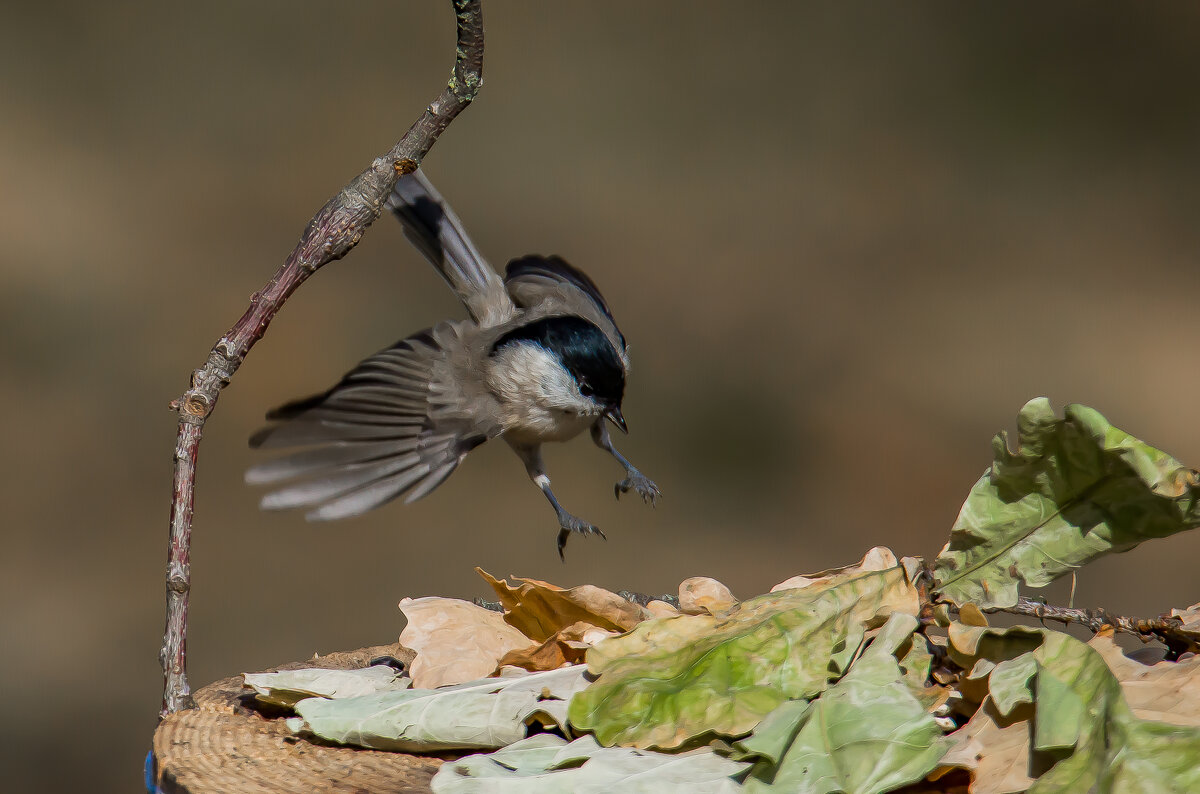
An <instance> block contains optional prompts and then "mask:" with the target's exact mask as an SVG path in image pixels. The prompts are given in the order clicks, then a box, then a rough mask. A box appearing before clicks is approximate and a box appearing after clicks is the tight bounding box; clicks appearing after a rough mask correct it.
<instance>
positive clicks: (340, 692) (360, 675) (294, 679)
mask: <svg viewBox="0 0 1200 794" xmlns="http://www.w3.org/2000/svg"><path fill="white" fill-rule="evenodd" d="M243 678H244V680H245V685H246V686H248V687H250V688H252V689H253V690H254V692H255V695H256V697H257V698H258V699H259V700H262V701H265V702H267V703H274V704H276V705H279V706H289V707H290V706H294V705H295V704H296V703H297V702H298V701H301V700H304V699H305V698H311V697H324V698H349V697H358V696H360V695H369V694H372V693H375V692H386V691H394V690H400V689H407V688H408V687H409V686H410V685H411V684H412V681H411V680H410V679H409V678H408V677H407V676H403V675H402V674H401V673H399V672H397V671H396V670H395V669H394V668H391V667H386V666H384V665H376V666H374V667H365V668H362V669H359V670H327V669H324V668H318V667H306V668H304V669H302V670H281V671H280V672H278V673H246V674H244V675H243Z"/></svg>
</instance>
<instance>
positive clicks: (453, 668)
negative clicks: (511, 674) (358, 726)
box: [400, 597, 529, 689]
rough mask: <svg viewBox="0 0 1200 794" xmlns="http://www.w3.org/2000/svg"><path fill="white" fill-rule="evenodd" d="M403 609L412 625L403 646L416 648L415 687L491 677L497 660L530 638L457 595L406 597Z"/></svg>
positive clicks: (497, 615)
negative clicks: (454, 596) (445, 596)
mask: <svg viewBox="0 0 1200 794" xmlns="http://www.w3.org/2000/svg"><path fill="white" fill-rule="evenodd" d="M400 611H401V612H403V613H404V616H405V617H406V618H408V625H407V626H405V627H404V631H403V632H402V633H401V634H400V644H401V645H403V646H404V647H406V648H411V649H412V650H414V651H416V652H417V658H416V659H414V660H413V663H412V666H411V667H410V668H409V674H410V675H411V676H412V680H413V686H414V687H416V688H418V689H434V688H436V687H439V686H445V685H446V684H461V683H464V682H466V681H474V680H476V679H479V678H483V677H485V676H488V675H491V674H492V672H493V671H494V670H495V669H496V663H497V662H498V661H499V660H500V658H501V657H503V656H504V655H505V654H506V653H508V652H509V651H511V650H513V649H514V648H522V647H524V646H526V645H528V644H529V638H528V637H526V636H525V635H524V634H522V633H521V632H519V631H517V630H516V629H514V628H513V627H512V626H510V625H508V624H507V623H505V622H504V618H503V616H502V615H501V614H500V613H499V612H492V611H491V610H489V609H484V608H483V607H480V606H476V605H475V604H472V603H470V602H469V601H461V600H459V599H457V598H436V597H427V598H406V599H404V600H403V601H401V602H400Z"/></svg>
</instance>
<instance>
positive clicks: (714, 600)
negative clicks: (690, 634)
mask: <svg viewBox="0 0 1200 794" xmlns="http://www.w3.org/2000/svg"><path fill="white" fill-rule="evenodd" d="M736 603H737V599H736V598H734V597H733V593H731V592H729V588H728V587H726V586H725V585H723V584H721V583H720V582H718V581H717V580H716V579H710V578H709V577H707V576H693V577H692V578H691V579H684V580H683V582H682V583H681V584H680V585H679V611H680V612H683V613H684V614H687V615H703V614H706V613H707V614H709V615H715V614H717V613H718V612H724V611H725V610H726V609H729V608H730V607H731V606H733V605H734V604H736Z"/></svg>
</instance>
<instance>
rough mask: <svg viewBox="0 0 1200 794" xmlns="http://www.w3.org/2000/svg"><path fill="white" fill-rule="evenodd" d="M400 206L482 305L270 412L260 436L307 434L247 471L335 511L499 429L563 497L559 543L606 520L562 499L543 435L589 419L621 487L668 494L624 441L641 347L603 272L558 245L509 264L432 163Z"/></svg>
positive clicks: (314, 513) (267, 443) (444, 266)
mask: <svg viewBox="0 0 1200 794" xmlns="http://www.w3.org/2000/svg"><path fill="white" fill-rule="evenodd" d="M388 207H389V209H391V211H392V212H393V213H394V214H395V216H396V217H397V218H398V219H399V220H400V222H401V223H402V224H403V226H404V232H405V235H406V236H407V237H408V239H409V240H410V241H411V242H412V243H413V244H414V245H415V246H416V247H417V249H418V250H419V251H420V252H421V253H422V254H423V255H424V256H425V258H426V259H428V260H429V261H430V263H432V264H433V266H434V267H435V268H436V269H437V271H438V272H439V273H440V274H441V275H442V277H443V278H444V279H445V280H446V283H447V284H448V285H449V287H450V289H452V290H453V291H454V294H455V295H457V296H458V298H459V299H460V300H461V301H462V302H463V305H464V306H465V307H466V310H467V313H468V314H469V315H470V317H471V319H469V320H446V321H443V322H441V323H438V324H437V325H435V326H434V327H433V328H429V329H426V330H424V331H419V332H418V333H415V334H413V335H411V336H409V337H406V338H405V339H402V340H400V341H399V342H397V343H396V344H394V345H392V346H391V347H389V348H387V349H386V350H382V351H380V352H378V353H376V354H375V355H373V356H371V357H370V358H367V359H365V360H364V361H362V362H361V363H360V364H359V365H358V366H356V367H355V368H354V369H352V370H351V371H350V372H348V373H347V374H346V375H345V376H344V377H343V378H342V379H341V381H339V382H338V383H337V384H336V385H334V386H333V387H332V388H330V389H329V390H328V391H326V392H324V393H322V394H318V395H315V396H313V397H308V398H306V399H302V400H297V401H294V402H290V403H287V404H286V405H283V406H281V407H279V408H276V409H275V410H273V411H271V412H270V413H268V414H267V419H268V420H270V421H271V422H272V423H271V424H269V425H268V426H266V427H264V428H263V429H261V430H259V431H258V432H257V433H255V434H254V435H253V436H252V437H251V438H250V446H252V447H261V448H264V449H278V448H288V447H302V448H303V449H300V450H299V451H293V452H290V453H288V454H286V455H283V456H282V457H277V458H274V459H271V460H267V461H264V462H262V463H259V464H257V465H255V466H253V467H251V468H250V469H249V470H248V471H247V473H246V481H247V482H249V483H252V484H266V485H271V486H276V489H275V490H273V491H271V492H270V493H268V494H266V496H264V497H263V499H262V503H261V506H262V507H263V508H264V509H271V510H275V509H286V508H305V509H307V510H308V513H307V518H308V519H309V520H314V521H325V520H332V519H338V518H347V517H349V516H356V515H360V514H362V513H365V512H367V511H368V510H372V509H374V508H376V507H379V506H380V505H382V504H384V503H385V502H389V501H391V500H393V499H396V498H398V497H400V496H404V497H405V502H414V501H416V500H417V499H420V498H421V497H423V496H426V495H428V494H429V493H430V492H432V491H433V490H434V489H435V488H437V487H438V486H439V485H441V484H442V483H443V482H444V481H445V480H446V478H447V477H449V476H450V475H451V474H452V473H453V472H454V470H455V468H457V466H458V464H459V463H461V462H462V460H463V458H465V457H466V455H467V453H469V452H470V451H471V450H473V449H475V448H476V447H478V446H479V445H480V444H482V443H484V442H485V441H487V440H489V439H492V438H496V437H501V438H503V439H504V441H505V442H506V443H507V444H508V445H509V447H511V448H512V450H513V452H515V453H516V454H517V457H518V458H520V459H521V462H522V463H524V464H525V471H526V473H528V475H529V478H530V479H531V480H532V481H533V483H534V484H535V485H536V486H537V487H538V488H539V489H541V491H542V493H543V494H545V496H546V499H547V500H548V501H549V502H550V506H551V507H552V508H554V514H555V516H556V517H557V519H558V526H559V533H558V541H557V542H558V553H559V556H560V557H561V556H563V550H564V548H565V546H566V543H567V539H568V538H569V537H570V535H571V533H573V532H574V533H580V534H583V535H600V536H601V537H604V533H603V532H601V531H600V529H599V528H598V527H596V526H595V525H593V524H591V523H589V522H587V521H585V520H583V519H581V518H579V517H577V516H574V515H572V514H571V513H568V512H567V511H566V509H564V508H563V506H562V505H561V504H559V501H558V499H557V498H556V497H555V496H554V491H552V490H551V489H550V477H549V475H548V474H547V473H546V468H545V465H544V464H543V463H542V451H541V450H542V444H544V443H546V442H550V441H568V440H570V439H572V438H574V437H575V436H577V435H579V434H580V433H582V432H584V431H585V430H586V431H588V432H589V433H590V434H591V437H592V441H593V442H595V444H596V446H598V447H600V448H601V449H603V450H604V451H606V452H608V453H609V454H610V455H612V456H613V457H614V458H615V459H616V460H617V462H618V463H620V464H621V466H622V468H624V470H625V479H623V480H621V481H619V482H618V483H617V484H616V486H615V489H614V492H615V494H616V496H617V498H618V499H619V498H620V496H621V494H622V493H627V492H629V491H633V492H635V493H637V494H638V495H639V496H641V498H642V500H643V501H645V502H647V503H648V504H651V505H653V504H656V503H657V501H658V499H659V497H660V496H661V493H660V491H659V489H658V486H657V485H655V484H654V483H653V482H652V481H651V480H649V479H648V478H646V477H645V476H644V475H643V474H642V473H641V472H640V471H638V470H637V469H636V468H635V467H634V466H633V464H631V463H630V462H629V461H628V460H626V459H625V457H624V456H622V455H621V453H620V452H618V451H617V450H616V448H615V447H614V446H613V443H612V439H611V438H610V436H609V433H608V427H607V426H606V422H611V423H612V424H613V425H615V426H616V427H617V428H619V429H620V430H621V431H622V432H628V428H627V426H626V423H625V417H624V416H623V415H622V413H621V402H622V399H623V398H624V395H625V380H626V376H627V375H628V372H629V351H628V348H627V346H626V344H625V337H624V336H623V335H622V334H621V331H620V329H619V328H617V324H616V321H615V320H614V319H613V316H612V312H611V311H610V310H609V308H608V304H607V303H606V302H605V300H604V297H603V296H602V295H601V294H600V290H598V289H597V288H596V285H595V283H593V282H592V280H591V279H590V278H589V277H588V276H587V275H586V274H585V273H583V271H581V270H579V269H577V268H575V267H573V266H571V265H570V264H568V263H567V262H566V261H564V260H563V259H562V258H560V257H558V256H537V255H531V256H525V257H521V258H520V259H514V260H513V261H511V262H509V263H508V267H507V268H506V269H505V275H504V278H503V279H501V278H500V276H499V274H498V273H497V272H496V271H495V270H494V269H493V268H492V266H491V265H489V264H488V262H487V261H486V260H485V259H484V258H483V257H482V256H480V254H479V252H478V250H476V248H475V246H474V244H473V243H472V242H471V240H470V238H469V237H467V234H466V232H465V231H464V230H463V227H462V223H461V222H460V221H459V219H458V216H457V215H456V214H455V213H454V211H453V210H452V209H451V208H450V206H449V205H448V204H446V202H445V201H444V200H443V199H442V197H441V195H440V194H439V193H438V192H437V191H436V190H435V189H434V187H433V185H431V184H430V183H429V181H428V180H427V179H426V178H425V176H424V175H423V174H422V173H421V172H420V171H418V172H415V173H412V174H408V175H405V176H402V177H401V178H400V179H399V180H398V181H397V183H396V188H395V190H394V191H393V192H392V195H391V196H390V198H389V199H388Z"/></svg>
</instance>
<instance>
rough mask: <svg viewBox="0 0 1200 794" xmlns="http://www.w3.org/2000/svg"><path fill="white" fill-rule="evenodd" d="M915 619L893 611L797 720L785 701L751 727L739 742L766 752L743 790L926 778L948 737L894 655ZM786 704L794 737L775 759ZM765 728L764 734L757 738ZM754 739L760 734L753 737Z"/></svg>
mask: <svg viewBox="0 0 1200 794" xmlns="http://www.w3.org/2000/svg"><path fill="white" fill-rule="evenodd" d="M916 627H917V621H916V619H915V618H913V617H911V616H909V615H903V614H893V615H892V617H891V619H890V620H889V621H888V625H887V626H886V627H885V628H884V630H883V632H882V633H881V634H880V635H879V636H878V637H876V638H875V640H874V641H872V643H871V644H870V645H869V646H868V647H867V650H866V652H865V653H864V654H863V655H862V657H861V658H859V659H858V660H857V661H856V662H854V664H853V665H852V666H851V667H850V671H849V672H848V673H847V674H846V676H845V677H844V678H843V679H842V680H841V681H839V682H837V683H836V684H834V685H833V686H831V687H830V688H829V689H827V690H826V691H825V692H824V693H823V694H822V695H821V696H820V697H819V698H818V699H817V700H816V701H814V702H813V703H812V706H811V709H810V710H809V711H807V712H806V713H804V714H803V715H801V717H802V718H801V719H800V720H799V721H795V716H796V709H795V707H794V706H793V705H792V704H791V703H788V704H784V705H783V706H781V707H780V708H779V709H777V710H776V712H773V713H772V714H771V715H769V716H768V717H767V719H766V720H764V721H763V723H762V725H760V726H759V728H756V729H755V732H754V736H752V737H751V738H750V739H748V740H746V741H745V742H742V743H741V745H742V746H743V747H747V748H752V747H756V746H757V747H763V748H764V749H765V752H763V755H764V756H765V757H766V758H767V760H765V761H762V762H760V763H759V764H757V765H756V766H755V768H754V770H753V771H752V772H751V774H750V777H749V778H748V779H747V780H746V783H745V789H746V791H748V792H789V794H791V793H793V792H794V793H795V794H831V793H832V792H848V794H874V793H875V792H885V791H892V790H894V789H896V788H899V787H901V786H905V785H908V784H909V783H913V782H915V781H918V780H920V779H922V778H924V777H925V776H926V775H927V774H928V773H929V772H931V771H933V769H934V768H935V767H936V766H937V763H938V761H939V759H941V757H942V755H943V754H945V752H946V750H947V748H948V744H947V742H946V741H945V740H944V738H943V737H942V732H941V730H940V729H939V728H938V726H937V723H936V722H934V719H933V717H932V716H930V715H929V713H928V712H927V711H926V710H925V707H924V706H922V705H921V703H920V701H919V700H917V698H916V697H915V696H914V695H913V693H912V691H911V690H910V688H909V686H908V685H907V684H906V683H905V682H904V681H903V680H902V679H903V676H904V674H903V672H901V670H900V665H899V664H898V663H897V661H896V658H895V656H894V654H895V652H896V651H897V649H898V648H899V647H900V646H901V645H902V644H906V643H907V642H908V640H909V638H910V637H911V636H912V634H913V631H914V630H915V629H916ZM784 710H786V712H785V713H787V721H788V722H793V721H795V730H794V733H793V736H794V738H793V739H792V740H791V742H790V745H789V746H788V747H787V750H786V752H784V753H783V755H782V757H781V758H779V760H778V763H772V762H771V760H770V759H771V756H772V755H774V751H775V749H776V747H777V746H778V740H779V738H780V737H781V736H782V735H784V734H785V731H783V730H781V729H782V728H783V727H784V724H783V723H784V720H778V721H776V720H775V719H773V718H776V717H777V715H778V714H779V713H780V712H781V711H784ZM760 731H762V732H763V733H764V734H767V736H766V737H764V739H765V741H764V740H762V739H759V738H758V737H759V733H760ZM756 740H758V741H756Z"/></svg>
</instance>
